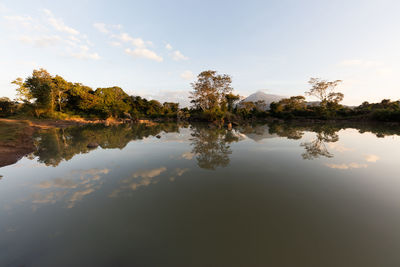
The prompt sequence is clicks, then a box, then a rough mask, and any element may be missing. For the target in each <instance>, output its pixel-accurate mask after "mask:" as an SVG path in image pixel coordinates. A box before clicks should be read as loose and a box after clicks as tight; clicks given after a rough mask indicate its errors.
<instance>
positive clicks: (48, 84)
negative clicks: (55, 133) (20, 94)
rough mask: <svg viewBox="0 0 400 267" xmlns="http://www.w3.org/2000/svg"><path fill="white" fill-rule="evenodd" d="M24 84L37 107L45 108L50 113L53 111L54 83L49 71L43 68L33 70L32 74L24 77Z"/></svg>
mask: <svg viewBox="0 0 400 267" xmlns="http://www.w3.org/2000/svg"><path fill="white" fill-rule="evenodd" d="M25 86H26V87H27V88H28V90H29V92H30V94H31V95H32V97H33V98H35V104H36V105H37V107H39V108H43V109H47V110H48V111H49V112H50V113H52V112H53V111H54V99H55V95H54V92H53V87H54V85H53V80H52V77H51V75H50V73H48V72H47V71H46V70H45V69H40V70H33V73H32V76H30V77H28V78H27V79H26V81H25Z"/></svg>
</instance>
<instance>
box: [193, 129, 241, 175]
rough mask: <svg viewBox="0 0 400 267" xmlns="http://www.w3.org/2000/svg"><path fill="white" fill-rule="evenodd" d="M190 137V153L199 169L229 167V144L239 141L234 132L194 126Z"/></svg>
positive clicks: (230, 152) (230, 151)
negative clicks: (194, 157)
mask: <svg viewBox="0 0 400 267" xmlns="http://www.w3.org/2000/svg"><path fill="white" fill-rule="evenodd" d="M191 135H192V138H191V139H190V140H191V145H192V146H193V149H192V153H194V154H195V155H196V159H197V163H198V165H199V167H200V168H203V169H207V170H215V169H216V168H217V167H226V166H228V165H229V161H230V159H229V155H230V154H232V150H231V148H230V146H229V144H231V143H232V142H238V141H239V138H238V137H237V136H236V134H235V132H234V131H228V130H226V129H209V128H206V127H202V126H196V127H192V134H191Z"/></svg>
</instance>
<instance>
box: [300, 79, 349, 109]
mask: <svg viewBox="0 0 400 267" xmlns="http://www.w3.org/2000/svg"><path fill="white" fill-rule="evenodd" d="M341 82H342V81H341V80H336V81H331V82H330V81H327V80H322V79H320V78H311V79H310V80H309V81H308V83H309V84H311V85H312V88H311V89H310V91H308V92H306V95H309V96H314V97H316V98H318V99H319V100H320V101H321V104H320V105H321V107H324V108H325V107H327V105H328V103H331V104H339V103H340V102H341V101H342V100H343V97H344V95H343V94H342V93H339V92H334V90H335V89H336V87H337V86H338V85H339V84H340V83H341Z"/></svg>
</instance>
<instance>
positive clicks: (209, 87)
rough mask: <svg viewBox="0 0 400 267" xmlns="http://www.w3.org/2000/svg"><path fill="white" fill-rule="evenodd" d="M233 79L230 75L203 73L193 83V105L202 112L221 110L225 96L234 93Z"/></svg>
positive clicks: (208, 71)
mask: <svg viewBox="0 0 400 267" xmlns="http://www.w3.org/2000/svg"><path fill="white" fill-rule="evenodd" d="M231 83H232V78H231V77H230V76H229V75H226V74H223V75H220V74H217V72H216V71H213V70H207V71H203V72H202V73H200V74H199V75H198V76H197V81H196V82H194V83H192V88H193V92H190V98H191V99H192V103H193V104H194V106H195V107H196V108H198V109H201V110H202V111H213V110H217V109H221V105H222V104H223V103H225V101H226V98H225V96H226V95H227V94H229V93H231V92H232V90H233V88H232V86H231Z"/></svg>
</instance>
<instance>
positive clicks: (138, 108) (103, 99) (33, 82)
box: [0, 69, 179, 119]
mask: <svg viewBox="0 0 400 267" xmlns="http://www.w3.org/2000/svg"><path fill="white" fill-rule="evenodd" d="M12 84H15V85H17V86H18V87H17V89H16V91H17V98H16V100H15V101H10V100H9V99H6V98H1V99H0V114H1V116H2V117H6V116H12V115H24V116H32V117H37V118H54V119H66V118H70V117H82V118H90V119H106V118H115V119H139V118H147V117H151V118H157V117H177V114H178V111H179V104H178V103H169V102H166V103H164V104H161V103H159V102H158V101H156V100H147V99H145V98H141V97H140V96H130V95H128V94H127V93H126V92H124V90H123V89H121V88H120V87H117V86H114V87H108V88H97V89H96V90H93V89H92V88H90V87H89V86H85V85H83V84H81V83H72V82H68V81H66V80H65V79H64V78H63V77H61V76H59V75H56V76H52V75H51V74H50V73H48V72H47V71H46V70H44V69H40V70H34V71H33V73H32V76H29V77H27V78H26V79H25V80H23V79H22V78H17V79H16V80H14V81H13V82H12Z"/></svg>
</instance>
